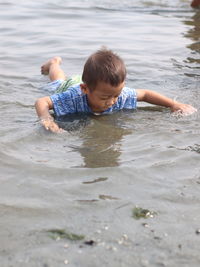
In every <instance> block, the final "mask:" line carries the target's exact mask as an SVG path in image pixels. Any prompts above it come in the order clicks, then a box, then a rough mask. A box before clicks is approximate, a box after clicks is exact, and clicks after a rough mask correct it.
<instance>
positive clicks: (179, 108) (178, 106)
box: [171, 101, 197, 116]
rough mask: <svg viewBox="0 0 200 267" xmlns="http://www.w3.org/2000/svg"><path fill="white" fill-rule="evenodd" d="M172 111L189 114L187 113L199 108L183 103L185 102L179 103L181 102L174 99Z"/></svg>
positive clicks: (189, 113)
mask: <svg viewBox="0 0 200 267" xmlns="http://www.w3.org/2000/svg"><path fill="white" fill-rule="evenodd" d="M171 111H172V112H177V113H181V114H182V115H186V116H187V115H191V114H192V113H194V112H196V111H197V109H196V108H194V107H193V106H191V105H188V104H183V103H179V102H175V101H174V104H173V106H172V107H171Z"/></svg>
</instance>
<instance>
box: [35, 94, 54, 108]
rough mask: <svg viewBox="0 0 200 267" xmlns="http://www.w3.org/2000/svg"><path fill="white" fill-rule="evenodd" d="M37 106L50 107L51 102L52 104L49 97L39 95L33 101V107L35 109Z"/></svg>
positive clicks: (51, 105)
mask: <svg viewBox="0 0 200 267" xmlns="http://www.w3.org/2000/svg"><path fill="white" fill-rule="evenodd" d="M39 107H46V108H48V109H52V107H53V104H52V101H51V99H50V97H41V98H38V99H37V100H36V101H35V108H36V109H37V108H39Z"/></svg>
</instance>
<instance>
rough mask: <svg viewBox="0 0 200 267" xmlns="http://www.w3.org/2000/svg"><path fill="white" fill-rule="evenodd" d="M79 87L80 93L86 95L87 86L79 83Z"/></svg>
mask: <svg viewBox="0 0 200 267" xmlns="http://www.w3.org/2000/svg"><path fill="white" fill-rule="evenodd" d="M80 87H81V91H82V92H83V93H84V94H86V95H87V94H88V91H89V89H88V87H87V84H86V83H81V84H80Z"/></svg>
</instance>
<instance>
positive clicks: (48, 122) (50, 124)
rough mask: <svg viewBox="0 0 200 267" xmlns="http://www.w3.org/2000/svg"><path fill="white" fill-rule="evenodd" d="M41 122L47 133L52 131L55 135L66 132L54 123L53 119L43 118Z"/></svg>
mask: <svg viewBox="0 0 200 267" xmlns="http://www.w3.org/2000/svg"><path fill="white" fill-rule="evenodd" d="M40 122H41V124H42V125H43V126H44V128H45V129H46V130H47V131H51V132H53V133H62V132H64V130H63V129H61V128H59V126H58V124H57V123H55V122H54V120H53V118H52V117H47V118H41V120H40Z"/></svg>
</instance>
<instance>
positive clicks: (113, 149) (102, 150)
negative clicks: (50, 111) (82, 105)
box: [59, 114, 131, 168]
mask: <svg viewBox="0 0 200 267" xmlns="http://www.w3.org/2000/svg"><path fill="white" fill-rule="evenodd" d="M118 116H119V115H117V114H113V115H111V116H90V117H87V116H84V118H81V119H80V118H79V119H77V120H74V117H75V116H73V117H72V118H73V119H72V118H71V119H70V118H69V117H68V118H67V116H66V117H65V118H60V119H59V120H60V121H59V125H60V126H61V127H62V128H64V129H65V130H68V131H69V130H78V129H79V131H80V136H81V139H82V141H83V143H82V145H81V146H76V145H70V147H71V148H72V150H73V151H78V152H79V153H80V154H81V156H82V158H83V161H84V166H82V167H86V168H100V167H114V166H118V164H119V157H120V154H121V144H122V139H123V137H124V136H125V135H128V134H130V133H131V131H130V130H128V129H126V128H124V127H122V125H121V124H120V123H118ZM79 117H80V116H79ZM69 122H70V123H69Z"/></svg>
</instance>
